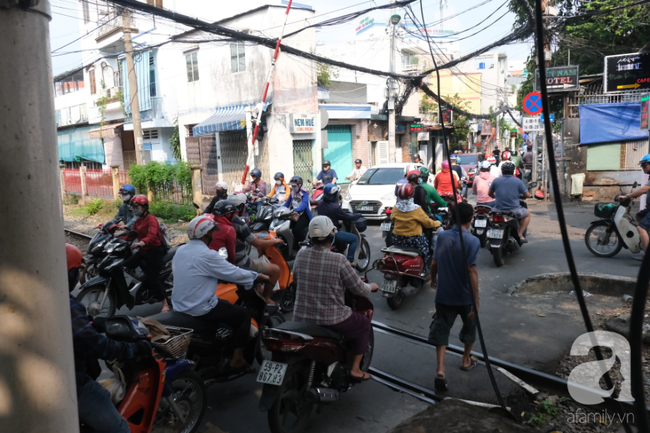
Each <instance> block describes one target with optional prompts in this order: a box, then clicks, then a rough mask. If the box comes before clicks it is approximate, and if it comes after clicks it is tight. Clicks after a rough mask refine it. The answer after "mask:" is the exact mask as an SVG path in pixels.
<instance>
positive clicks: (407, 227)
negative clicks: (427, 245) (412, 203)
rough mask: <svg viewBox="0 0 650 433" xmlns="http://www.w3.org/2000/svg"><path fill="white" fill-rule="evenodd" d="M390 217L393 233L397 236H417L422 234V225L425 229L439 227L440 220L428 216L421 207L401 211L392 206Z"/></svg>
mask: <svg viewBox="0 0 650 433" xmlns="http://www.w3.org/2000/svg"><path fill="white" fill-rule="evenodd" d="M390 219H391V220H392V221H393V222H394V223H395V228H394V229H393V234H395V235H397V236H418V235H421V234H422V227H424V228H427V229H433V228H437V227H440V222H438V221H434V220H432V219H431V218H429V217H428V216H427V214H425V213H424V211H423V210H422V208H421V207H419V208H417V209H415V210H413V211H410V212H402V211H401V210H399V209H398V208H397V207H394V208H393V213H391V214H390Z"/></svg>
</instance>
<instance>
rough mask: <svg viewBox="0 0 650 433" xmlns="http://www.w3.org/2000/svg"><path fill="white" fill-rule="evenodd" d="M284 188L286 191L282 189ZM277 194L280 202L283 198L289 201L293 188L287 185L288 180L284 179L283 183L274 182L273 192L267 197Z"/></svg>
mask: <svg viewBox="0 0 650 433" xmlns="http://www.w3.org/2000/svg"><path fill="white" fill-rule="evenodd" d="M283 188H284V191H282V189H283ZM276 195H277V197H278V201H280V202H282V201H283V200H284V201H287V200H288V199H289V196H290V195H291V188H289V185H287V182H286V181H284V180H283V181H282V185H276V184H273V188H271V192H270V193H268V194H267V197H275V196H276ZM283 196H284V198H283Z"/></svg>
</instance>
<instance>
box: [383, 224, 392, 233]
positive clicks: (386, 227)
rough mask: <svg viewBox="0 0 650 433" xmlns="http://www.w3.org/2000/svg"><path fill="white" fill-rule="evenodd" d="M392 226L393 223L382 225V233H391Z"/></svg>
mask: <svg viewBox="0 0 650 433" xmlns="http://www.w3.org/2000/svg"><path fill="white" fill-rule="evenodd" d="M390 226H391V223H381V231H382V232H389V231H390Z"/></svg>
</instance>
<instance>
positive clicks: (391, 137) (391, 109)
mask: <svg viewBox="0 0 650 433" xmlns="http://www.w3.org/2000/svg"><path fill="white" fill-rule="evenodd" d="M390 3H391V4H392V5H393V7H391V9H390V16H391V18H390V21H389V25H390V56H389V59H390V60H389V65H388V66H389V69H388V70H389V71H390V72H391V73H393V72H395V26H396V23H395V24H393V17H394V16H395V6H394V5H395V0H391V1H390ZM394 93H395V86H394V83H393V78H389V79H388V149H389V155H390V162H397V161H400V160H401V158H398V156H397V153H398V152H397V146H396V145H395V138H396V136H395V95H394ZM400 156H401V155H400Z"/></svg>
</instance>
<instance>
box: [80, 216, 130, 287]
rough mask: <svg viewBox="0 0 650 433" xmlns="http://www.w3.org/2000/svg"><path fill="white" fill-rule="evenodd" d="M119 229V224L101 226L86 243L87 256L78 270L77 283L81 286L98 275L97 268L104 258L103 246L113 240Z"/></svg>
mask: <svg viewBox="0 0 650 433" xmlns="http://www.w3.org/2000/svg"><path fill="white" fill-rule="evenodd" d="M119 228H120V226H119V224H111V225H110V226H106V225H103V226H101V228H100V229H99V232H97V233H96V234H95V236H93V238H92V239H91V240H90V242H89V243H88V256H87V257H84V260H83V265H82V266H81V268H80V269H79V282H80V283H81V284H83V283H85V282H86V281H87V280H88V279H90V278H94V277H96V276H97V275H98V271H97V266H98V265H99V263H101V261H102V260H103V259H104V257H106V252H105V251H104V246H106V243H107V242H109V241H110V240H111V239H113V236H114V235H115V232H116V231H117V229H119Z"/></svg>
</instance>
